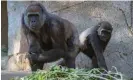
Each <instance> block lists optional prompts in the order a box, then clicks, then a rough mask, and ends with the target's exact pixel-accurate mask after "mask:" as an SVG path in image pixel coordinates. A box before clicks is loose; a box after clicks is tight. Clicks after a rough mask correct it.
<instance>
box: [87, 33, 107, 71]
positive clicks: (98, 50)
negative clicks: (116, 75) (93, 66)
mask: <svg viewBox="0 0 133 80" xmlns="http://www.w3.org/2000/svg"><path fill="white" fill-rule="evenodd" d="M89 36H93V37H89V38H91V39H90V43H91V45H92V47H93V49H94V52H95V55H96V57H97V62H98V65H99V67H101V68H104V69H106V70H107V66H106V62H105V58H104V56H103V51H104V50H103V49H102V44H101V43H100V40H99V38H98V36H97V33H96V32H95V33H93V34H91V35H89Z"/></svg>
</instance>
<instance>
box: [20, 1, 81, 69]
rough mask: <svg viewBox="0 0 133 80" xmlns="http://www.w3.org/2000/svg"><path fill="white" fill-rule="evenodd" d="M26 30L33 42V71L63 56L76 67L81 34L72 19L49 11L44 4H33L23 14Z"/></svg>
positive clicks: (31, 42) (31, 57) (31, 43)
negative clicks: (79, 34) (63, 17)
mask: <svg viewBox="0 0 133 80" xmlns="http://www.w3.org/2000/svg"><path fill="white" fill-rule="evenodd" d="M22 29H23V32H24V34H25V35H26V37H27V40H28V43H29V53H30V54H29V58H30V59H31V64H32V70H37V69H42V68H43V64H44V63H46V62H52V61H55V60H58V59H60V58H64V60H65V64H66V66H67V67H69V68H75V58H76V56H77V54H78V51H79V46H78V44H79V39H78V38H79V36H78V32H77V29H76V28H75V26H74V25H73V24H72V23H71V22H69V21H67V20H65V19H62V18H60V17H58V16H56V15H53V14H50V13H48V12H47V11H46V9H45V8H44V6H42V5H41V4H40V3H33V4H31V5H29V6H28V7H27V9H26V10H25V12H24V14H23V15H22ZM34 65H36V66H35V67H34Z"/></svg>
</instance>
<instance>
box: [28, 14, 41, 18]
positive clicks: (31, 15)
mask: <svg viewBox="0 0 133 80" xmlns="http://www.w3.org/2000/svg"><path fill="white" fill-rule="evenodd" d="M33 16H36V17H39V15H38V14H30V15H28V17H33Z"/></svg>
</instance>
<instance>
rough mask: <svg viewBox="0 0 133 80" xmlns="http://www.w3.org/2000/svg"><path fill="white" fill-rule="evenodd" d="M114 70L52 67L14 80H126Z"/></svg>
mask: <svg viewBox="0 0 133 80" xmlns="http://www.w3.org/2000/svg"><path fill="white" fill-rule="evenodd" d="M113 69H114V70H115V71H114V72H112V71H106V70H104V69H99V68H95V69H91V70H90V69H72V68H64V67H60V66H54V67H52V68H51V69H50V70H47V71H45V70H38V71H37V72H33V73H32V74H31V75H28V76H25V77H23V78H19V79H14V80H99V79H101V80H126V79H124V78H123V75H122V74H121V73H120V72H118V71H117V69H116V68H115V67H113Z"/></svg>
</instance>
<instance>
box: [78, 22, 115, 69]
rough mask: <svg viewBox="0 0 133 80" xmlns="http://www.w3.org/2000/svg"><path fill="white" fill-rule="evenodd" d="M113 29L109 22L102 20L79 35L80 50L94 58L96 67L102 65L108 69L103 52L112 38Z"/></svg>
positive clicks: (93, 61)
mask: <svg viewBox="0 0 133 80" xmlns="http://www.w3.org/2000/svg"><path fill="white" fill-rule="evenodd" d="M112 30H113V28H112V25H111V24H110V23H109V22H107V21H102V22H100V23H98V24H97V25H96V26H94V27H91V28H88V29H87V30H85V31H83V32H82V33H81V34H80V36H79V40H80V51H81V52H83V53H84V54H86V55H87V56H88V57H90V58H91V59H92V65H93V67H94V68H97V67H101V68H104V69H106V70H107V66H106V63H105V59H104V56H103V52H104V50H105V48H106V46H107V44H108V42H109V40H110V38H111V33H112Z"/></svg>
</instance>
